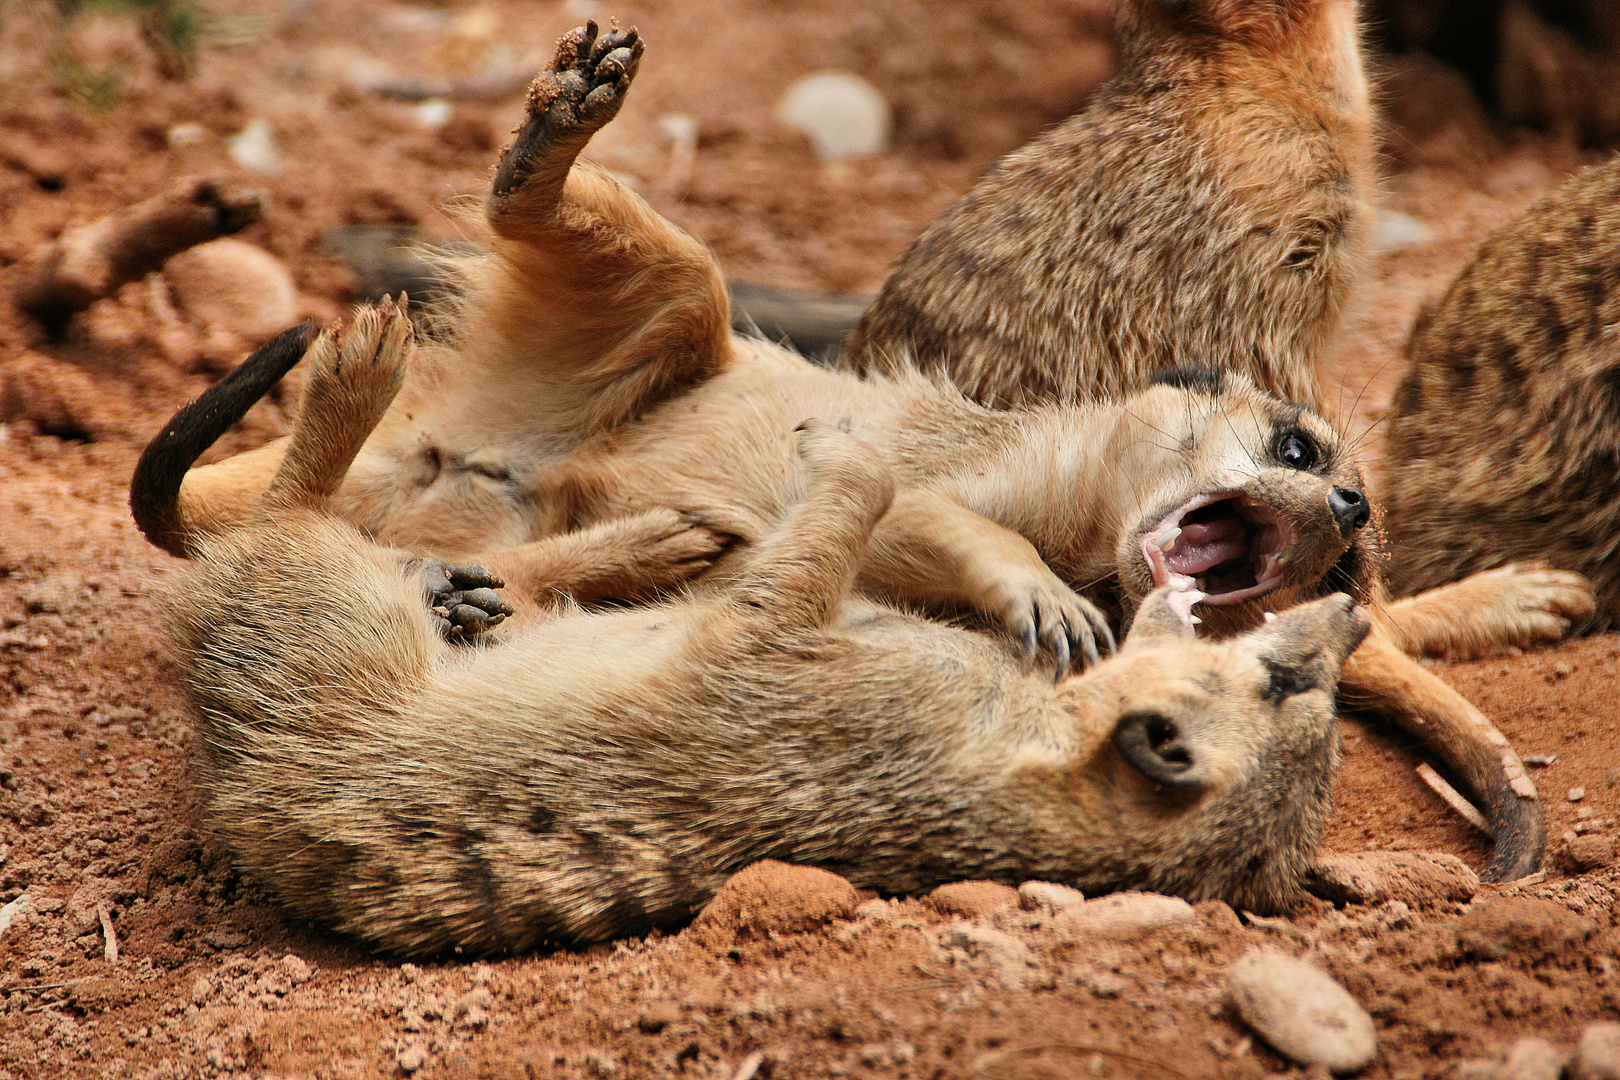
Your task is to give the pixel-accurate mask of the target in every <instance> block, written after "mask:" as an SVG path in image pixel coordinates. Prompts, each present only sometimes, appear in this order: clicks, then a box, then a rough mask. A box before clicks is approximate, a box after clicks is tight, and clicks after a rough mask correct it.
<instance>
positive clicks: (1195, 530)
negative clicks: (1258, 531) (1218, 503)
mask: <svg viewBox="0 0 1620 1080" xmlns="http://www.w3.org/2000/svg"><path fill="white" fill-rule="evenodd" d="M1247 551H1248V544H1247V542H1246V541H1245V539H1244V536H1243V524H1242V522H1239V521H1234V520H1233V519H1231V518H1225V519H1223V520H1220V521H1210V522H1204V523H1200V524H1196V525H1183V526H1182V527H1181V535H1180V536H1178V537H1176V545H1175V547H1173V548H1171V549H1170V550H1169V551H1168V552H1166V553H1165V557H1164V561H1165V564H1166V565H1167V566H1169V567H1170V569H1171V570H1174V571H1175V572H1176V573H1178V574H1187V575H1189V576H1196V575H1198V574H1202V573H1203V572H1204V571H1206V570H1209V569H1212V568H1213V567H1216V566H1219V565H1220V564H1221V563H1223V562H1226V561H1227V560H1228V559H1235V558H1237V557H1238V556H1239V555H1242V554H1244V553H1245V552H1247Z"/></svg>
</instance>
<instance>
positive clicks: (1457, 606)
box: [1390, 563, 1596, 660]
mask: <svg viewBox="0 0 1620 1080" xmlns="http://www.w3.org/2000/svg"><path fill="white" fill-rule="evenodd" d="M1595 607H1596V602H1595V600H1594V598H1593V595H1592V583H1591V582H1590V581H1588V580H1587V579H1586V578H1584V577H1582V576H1581V575H1580V574H1575V573H1570V572H1569V571H1566V570H1554V569H1552V568H1551V567H1548V566H1543V565H1541V564H1539V563H1512V564H1509V565H1507V566H1501V567H1497V568H1496V569H1494V570H1482V571H1480V572H1479V573H1477V574H1470V575H1469V576H1468V577H1465V578H1463V579H1462V580H1461V581H1457V582H1454V583H1452V584H1450V585H1442V586H1440V587H1439V588H1437V589H1431V590H1429V591H1428V592H1425V593H1421V594H1419V595H1417V596H1413V597H1408V598H1407V599H1405V600H1400V601H1397V602H1396V603H1395V604H1393V605H1391V612H1390V614H1391V617H1392V619H1393V621H1394V622H1395V624H1396V626H1397V627H1398V628H1399V630H1401V631H1402V639H1401V640H1403V642H1404V644H1405V645H1406V648H1407V651H1408V652H1413V653H1419V654H1422V655H1429V656H1438V657H1443V658H1444V659H1447V660H1475V659H1479V658H1480V657H1484V656H1492V655H1496V654H1500V653H1504V652H1513V651H1517V650H1520V649H1528V648H1534V647H1536V646H1538V645H1547V644H1551V643H1552V642H1555V641H1560V640H1562V639H1563V638H1564V637H1565V636H1566V635H1567V634H1568V633H1569V631H1570V627H1572V626H1573V625H1575V624H1576V623H1579V622H1582V621H1584V620H1585V619H1586V618H1587V617H1588V616H1590V615H1591V614H1592V612H1593V610H1594V608H1595Z"/></svg>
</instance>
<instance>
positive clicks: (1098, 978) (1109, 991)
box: [1070, 968, 1126, 998]
mask: <svg viewBox="0 0 1620 1080" xmlns="http://www.w3.org/2000/svg"><path fill="white" fill-rule="evenodd" d="M1070 977H1071V978H1072V979H1073V980H1074V981H1075V982H1077V983H1079V984H1080V985H1081V986H1083V987H1085V988H1086V989H1087V990H1090V991H1091V992H1092V993H1093V994H1095V995H1096V996H1097V997H1100V998H1117V997H1119V995H1120V993H1121V992H1122V991H1123V990H1124V989H1125V987H1126V982H1125V980H1124V979H1123V978H1121V977H1120V976H1119V975H1117V974H1115V973H1114V972H1112V971H1099V970H1096V969H1094V968H1077V969H1076V970H1075V971H1074V972H1073V974H1072V975H1071V976H1070Z"/></svg>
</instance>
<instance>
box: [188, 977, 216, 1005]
mask: <svg viewBox="0 0 1620 1080" xmlns="http://www.w3.org/2000/svg"><path fill="white" fill-rule="evenodd" d="M213 996H214V986H213V984H212V983H210V982H209V981H208V980H207V979H205V978H203V977H202V976H201V975H199V976H197V978H196V979H195V980H194V981H193V982H192V984H191V1002H192V1004H194V1005H198V1006H201V1005H206V1004H208V999H209V998H211V997H213Z"/></svg>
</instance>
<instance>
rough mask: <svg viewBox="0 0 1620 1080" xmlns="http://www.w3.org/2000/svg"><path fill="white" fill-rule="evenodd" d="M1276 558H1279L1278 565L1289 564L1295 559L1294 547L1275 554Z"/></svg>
mask: <svg viewBox="0 0 1620 1080" xmlns="http://www.w3.org/2000/svg"><path fill="white" fill-rule="evenodd" d="M1274 558H1275V559H1276V560H1277V565H1278V566H1287V565H1288V564H1289V563H1291V562H1293V561H1294V549H1293V548H1284V549H1283V550H1282V552H1281V554H1278V555H1276V556H1274Z"/></svg>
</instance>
